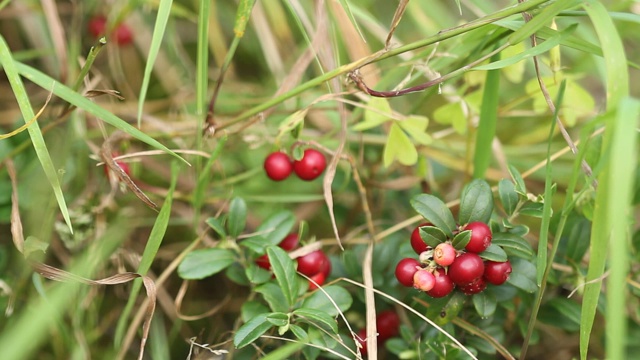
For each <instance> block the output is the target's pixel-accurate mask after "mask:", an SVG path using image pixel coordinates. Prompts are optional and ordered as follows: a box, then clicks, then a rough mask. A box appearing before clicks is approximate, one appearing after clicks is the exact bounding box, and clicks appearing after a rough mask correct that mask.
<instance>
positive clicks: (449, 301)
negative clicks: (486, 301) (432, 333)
mask: <svg viewBox="0 0 640 360" xmlns="http://www.w3.org/2000/svg"><path fill="white" fill-rule="evenodd" d="M441 299H446V303H445V305H444V306H443V307H440V308H439V309H436V314H434V315H433V316H429V318H431V319H433V321H434V322H435V323H436V324H438V325H444V324H447V323H449V322H450V321H451V320H453V319H455V318H456V317H457V316H458V314H459V313H460V310H462V307H463V305H464V302H465V301H466V300H467V296H466V295H465V294H463V293H461V292H460V291H454V292H453V293H452V295H451V296H448V297H445V298H441ZM434 300H436V299H434ZM438 300H439V299H438ZM432 302H433V301H430V304H431V303H432ZM431 312H432V310H431V309H429V313H431Z"/></svg>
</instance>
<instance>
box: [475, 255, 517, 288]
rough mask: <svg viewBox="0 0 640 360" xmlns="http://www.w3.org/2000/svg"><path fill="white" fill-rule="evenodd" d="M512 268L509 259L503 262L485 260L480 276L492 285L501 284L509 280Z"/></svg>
mask: <svg viewBox="0 0 640 360" xmlns="http://www.w3.org/2000/svg"><path fill="white" fill-rule="evenodd" d="M512 270H513V269H512V268H511V262H509V260H507V261H505V262H495V261H485V263H484V274H483V275H482V277H483V278H484V279H485V280H487V281H488V282H490V283H492V284H493V285H502V284H504V283H505V282H506V281H507V280H509V276H510V275H511V271H512Z"/></svg>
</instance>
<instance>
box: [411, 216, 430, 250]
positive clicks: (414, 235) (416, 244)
mask: <svg viewBox="0 0 640 360" xmlns="http://www.w3.org/2000/svg"><path fill="white" fill-rule="evenodd" d="M429 225H431V224H430V223H424V224H420V225H418V226H416V228H415V229H413V232H411V247H412V248H413V251H415V252H416V254H418V255H420V254H422V253H423V252H425V251H427V250H429V246H428V245H427V244H425V243H424V240H422V237H420V227H421V226H429Z"/></svg>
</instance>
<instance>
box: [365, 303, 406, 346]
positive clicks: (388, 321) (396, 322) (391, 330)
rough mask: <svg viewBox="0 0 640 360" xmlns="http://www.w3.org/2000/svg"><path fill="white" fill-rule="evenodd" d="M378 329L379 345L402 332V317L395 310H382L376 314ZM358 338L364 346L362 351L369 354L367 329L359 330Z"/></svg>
mask: <svg viewBox="0 0 640 360" xmlns="http://www.w3.org/2000/svg"><path fill="white" fill-rule="evenodd" d="M376 329H378V345H381V344H382V343H384V342H385V341H387V340H389V339H390V338H392V337H394V336H397V335H398V334H399V333H400V318H399V317H398V314H396V312H395V311H393V310H385V311H382V312H380V313H379V314H378V316H376ZM357 335H358V336H357V337H356V340H358V342H359V343H360V345H361V346H362V347H361V348H360V352H361V353H362V355H367V329H360V331H358V334H357Z"/></svg>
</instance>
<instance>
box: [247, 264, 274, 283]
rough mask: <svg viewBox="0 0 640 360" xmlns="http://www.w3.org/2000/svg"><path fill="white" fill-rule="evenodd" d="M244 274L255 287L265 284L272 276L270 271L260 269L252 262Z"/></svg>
mask: <svg viewBox="0 0 640 360" xmlns="http://www.w3.org/2000/svg"><path fill="white" fill-rule="evenodd" d="M244 272H245V275H246V276H247V279H249V281H250V282H251V283H252V284H256V285H257V284H264V283H266V282H267V281H269V280H271V276H272V275H273V274H271V272H270V271H267V270H265V269H263V268H261V267H260V266H258V265H256V264H255V263H254V262H251V263H249V265H248V266H247V267H246V268H245V269H244Z"/></svg>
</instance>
